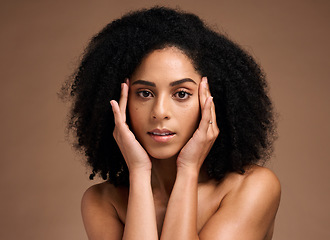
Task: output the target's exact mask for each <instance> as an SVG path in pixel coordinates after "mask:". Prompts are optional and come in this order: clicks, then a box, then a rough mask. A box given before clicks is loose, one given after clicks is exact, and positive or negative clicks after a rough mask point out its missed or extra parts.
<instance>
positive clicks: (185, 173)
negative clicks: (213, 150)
mask: <svg viewBox="0 0 330 240" xmlns="http://www.w3.org/2000/svg"><path fill="white" fill-rule="evenodd" d="M198 175H199V169H198V168H194V167H188V166H184V167H183V166H180V167H178V169H177V178H178V177H181V178H185V179H189V180H197V179H198Z"/></svg>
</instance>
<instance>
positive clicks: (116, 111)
mask: <svg viewBox="0 0 330 240" xmlns="http://www.w3.org/2000/svg"><path fill="white" fill-rule="evenodd" d="M110 104H111V107H112V112H113V115H114V118H115V124H116V125H118V124H119V123H121V122H122V116H121V113H120V108H119V105H118V103H117V101H115V100H111V101H110Z"/></svg>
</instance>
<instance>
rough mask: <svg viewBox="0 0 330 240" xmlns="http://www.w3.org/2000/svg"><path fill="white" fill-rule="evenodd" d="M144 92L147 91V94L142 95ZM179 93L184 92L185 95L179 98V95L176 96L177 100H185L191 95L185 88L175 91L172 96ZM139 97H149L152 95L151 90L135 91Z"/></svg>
mask: <svg viewBox="0 0 330 240" xmlns="http://www.w3.org/2000/svg"><path fill="white" fill-rule="evenodd" d="M145 93H147V94H148V95H149V96H143V94H145ZM179 93H184V94H185V97H184V98H179V97H177V98H178V99H179V100H181V101H182V100H186V99H188V98H189V97H190V96H192V94H191V93H189V92H187V91H185V90H179V91H176V92H175V93H174V94H173V96H175V95H178V94H179ZM136 94H137V95H138V96H139V97H141V98H144V99H146V98H150V97H153V95H154V94H153V93H152V92H150V91H148V90H142V91H138V92H137V93H136Z"/></svg>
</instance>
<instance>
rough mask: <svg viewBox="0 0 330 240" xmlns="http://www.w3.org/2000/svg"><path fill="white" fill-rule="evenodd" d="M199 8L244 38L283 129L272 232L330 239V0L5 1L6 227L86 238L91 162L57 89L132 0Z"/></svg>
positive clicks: (2, 228)
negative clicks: (75, 144) (75, 141)
mask: <svg viewBox="0 0 330 240" xmlns="http://www.w3.org/2000/svg"><path fill="white" fill-rule="evenodd" d="M164 3H165V5H166V6H171V7H176V6H180V7H181V8H182V9H184V10H187V11H191V12H194V13H196V14H198V15H199V16H201V17H202V18H203V19H204V20H206V21H207V22H208V23H209V24H210V25H211V26H217V28H218V29H219V30H220V31H224V32H226V33H227V34H228V35H229V36H230V37H231V38H232V39H233V40H235V41H237V42H238V43H240V44H241V45H242V46H243V47H244V48H245V49H247V50H248V51H249V52H250V53H252V55H253V56H254V57H255V58H256V59H257V61H258V62H260V63H261V65H262V66H263V68H264V70H265V72H266V73H267V76H268V81H269V84H270V88H271V96H272V98H273V100H274V102H275V106H276V108H277V111H278V112H279V113H280V117H279V120H280V122H279V140H278V141H277V143H276V145H275V156H274V158H273V159H272V161H271V162H270V163H269V164H268V166H269V167H270V168H271V169H273V170H274V171H275V172H276V174H277V175H278V177H279V178H280V180H281V182H282V188H283V193H282V202H281V206H280V209H279V212H278V216H277V222H276V229H275V234H274V239H275V240H280V239H299V240H304V239H306V240H307V239H330V231H329V226H330V207H329V202H330V193H329V182H330V177H329V174H328V169H329V167H330V163H329V157H330V146H329V142H330V141H329V140H330V128H329V123H330V107H329V103H330V97H329V90H330V81H329V77H330V72H329V69H330V64H329V63H330V62H329V55H330V47H329V42H330V33H329V22H330V14H329V12H330V2H329V1H322V0H315V1H311V0H291V1H273V2H271V1H262V0H259V1H258V0H255V1H251V0H240V1H215V0H213V1H211V0H210V1H189V0H179V1H151V0H150V1H148V0H144V1H139V2H138V1H133V0H132V1H128V0H121V1H111V0H109V1H106V0H100V1H88V0H79V1H78V0H70V1H38V0H31V1H23V0H13V1H9V0H7V1H1V2H0V13H1V14H0V18H1V20H0V29H1V38H0V48H1V49H0V50H1V51H0V56H1V57H0V68H1V69H0V81H1V85H0V89H1V90H0V106H1V109H0V110H1V118H0V134H1V144H0V150H1V151H0V166H1V168H0V169H1V174H0V177H1V181H0V189H1V200H0V203H1V204H0V216H1V219H0V239H6V240H10V239H22V238H24V239H48V240H52V239H87V237H86V235H85V231H84V228H83V224H82V221H81V216H80V199H81V195H82V194H83V192H84V190H85V189H86V188H87V187H88V186H90V185H92V184H94V183H96V182H97V181H94V182H92V181H89V180H88V175H89V169H88V168H86V167H85V166H84V164H83V161H82V160H81V156H79V155H76V154H75V153H74V152H73V150H72V149H71V147H70V145H69V144H68V142H66V141H65V134H64V128H65V118H66V113H67V106H66V105H65V104H63V103H62V102H61V101H60V100H58V98H57V95H56V92H57V91H58V90H59V88H60V86H61V84H62V82H63V81H64V80H65V79H66V78H67V77H68V76H69V75H70V74H71V73H72V71H73V69H74V67H75V66H76V63H77V59H78V58H79V57H80V55H81V53H82V51H83V48H84V47H85V46H86V44H87V42H88V40H89V39H90V38H91V36H92V35H93V34H95V33H96V32H97V31H99V30H100V29H101V28H102V27H103V26H104V25H105V24H106V23H108V22H109V21H110V20H112V19H114V18H117V17H120V16H121V15H122V14H123V13H126V12H127V11H128V10H131V9H136V8H141V7H148V6H153V5H155V4H164Z"/></svg>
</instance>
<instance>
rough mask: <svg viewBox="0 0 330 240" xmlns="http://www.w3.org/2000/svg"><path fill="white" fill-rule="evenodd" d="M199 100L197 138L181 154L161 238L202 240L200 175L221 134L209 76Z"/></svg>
mask: <svg viewBox="0 0 330 240" xmlns="http://www.w3.org/2000/svg"><path fill="white" fill-rule="evenodd" d="M199 99H200V105H201V109H202V118H201V121H200V124H199V127H198V129H197V130H196V131H195V133H194V135H193V137H192V138H191V139H190V140H189V141H188V143H187V144H186V145H185V146H184V148H183V149H182V150H181V152H180V154H179V156H178V159H177V178H176V181H175V184H174V187H173V190H172V193H171V196H170V200H169V203H168V207H167V211H166V215H165V220H164V226H163V230H162V235H161V239H171V240H174V239H198V233H197V199H198V192H197V190H198V175H199V171H200V168H201V166H202V164H203V161H204V159H205V157H206V156H207V154H208V153H209V151H210V149H211V147H212V145H213V143H214V141H215V140H216V138H217V136H218V134H219V129H218V127H217V124H216V115H215V110H214V103H213V101H212V97H210V92H209V89H208V84H207V79H206V77H204V78H203V79H202V81H201V84H200V87H199Z"/></svg>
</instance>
